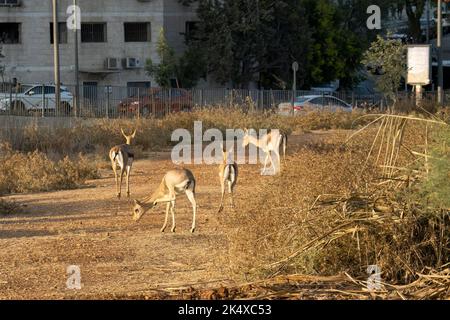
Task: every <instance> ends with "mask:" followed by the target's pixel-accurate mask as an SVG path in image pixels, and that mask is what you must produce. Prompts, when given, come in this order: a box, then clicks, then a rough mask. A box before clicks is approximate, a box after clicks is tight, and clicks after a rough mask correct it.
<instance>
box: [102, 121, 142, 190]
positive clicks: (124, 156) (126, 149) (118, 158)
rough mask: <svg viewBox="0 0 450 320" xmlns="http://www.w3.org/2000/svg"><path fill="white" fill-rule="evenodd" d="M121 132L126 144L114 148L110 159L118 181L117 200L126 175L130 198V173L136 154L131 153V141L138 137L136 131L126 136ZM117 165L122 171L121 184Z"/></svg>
mask: <svg viewBox="0 0 450 320" xmlns="http://www.w3.org/2000/svg"><path fill="white" fill-rule="evenodd" d="M120 131H121V132H122V135H123V136H124V137H125V140H126V143H125V144H120V145H117V146H114V147H112V148H111V150H110V151H109V159H111V166H112V169H113V171H114V177H115V179H116V191H117V198H119V199H120V195H121V193H122V180H123V175H124V174H125V173H126V175H127V197H128V198H129V197H130V173H131V166H132V165H133V160H134V153H133V152H132V151H131V140H133V139H134V137H135V136H136V130H134V131H133V133H132V134H130V135H127V134H125V132H123V129H122V128H121V129H120ZM117 165H118V166H119V169H120V183H119V179H118V176H117Z"/></svg>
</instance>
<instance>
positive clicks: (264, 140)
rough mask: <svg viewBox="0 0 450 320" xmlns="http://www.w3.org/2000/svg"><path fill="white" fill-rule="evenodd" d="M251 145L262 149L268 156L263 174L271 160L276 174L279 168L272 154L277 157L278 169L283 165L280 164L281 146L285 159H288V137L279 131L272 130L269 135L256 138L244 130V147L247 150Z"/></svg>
mask: <svg viewBox="0 0 450 320" xmlns="http://www.w3.org/2000/svg"><path fill="white" fill-rule="evenodd" d="M249 144H253V145H255V146H256V147H258V148H260V149H262V150H263V151H264V153H265V154H266V158H265V160H264V168H263V171H262V173H263V174H264V173H265V172H266V167H267V161H268V160H269V159H270V162H271V165H272V167H273V169H274V172H275V173H276V172H277V171H278V170H277V167H276V166H275V163H274V162H273V159H272V155H271V152H274V153H275V155H276V157H277V163H278V169H279V166H280V164H281V162H280V146H282V148H283V157H284V158H285V157H286V145H287V135H286V134H284V133H281V132H280V131H279V130H270V132H269V133H267V134H265V135H263V136H262V137H261V138H259V139H258V138H257V137H254V136H252V135H250V134H249V131H248V129H244V138H243V140H242V146H243V147H244V148H245V147H246V146H248V145H249Z"/></svg>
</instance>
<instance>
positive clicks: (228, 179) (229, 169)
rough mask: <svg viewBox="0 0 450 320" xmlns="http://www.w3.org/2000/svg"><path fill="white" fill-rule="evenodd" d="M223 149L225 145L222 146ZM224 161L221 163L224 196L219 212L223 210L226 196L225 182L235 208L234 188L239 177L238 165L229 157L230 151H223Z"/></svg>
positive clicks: (232, 205) (220, 174)
mask: <svg viewBox="0 0 450 320" xmlns="http://www.w3.org/2000/svg"><path fill="white" fill-rule="evenodd" d="M222 149H223V147H222ZM222 156H223V162H222V163H221V164H220V165H219V178H220V186H221V188H222V198H221V200H220V207H219V210H218V211H217V212H218V213H219V212H221V211H222V210H223V199H224V196H225V184H227V186H228V193H229V194H230V203H231V207H232V208H234V200H233V189H234V187H235V186H236V182H237V177H238V166H237V164H236V162H234V160H233V159H230V158H229V151H223V150H222Z"/></svg>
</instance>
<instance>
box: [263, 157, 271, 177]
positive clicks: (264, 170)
mask: <svg viewBox="0 0 450 320" xmlns="http://www.w3.org/2000/svg"><path fill="white" fill-rule="evenodd" d="M269 157H270V155H269V152H266V159H265V160H264V168H263V174H264V173H265V172H266V166H267V160H268V159H269Z"/></svg>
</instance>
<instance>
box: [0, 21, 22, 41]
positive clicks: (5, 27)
mask: <svg viewBox="0 0 450 320" xmlns="http://www.w3.org/2000/svg"><path fill="white" fill-rule="evenodd" d="M0 43H3V44H16V43H20V23H0Z"/></svg>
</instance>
